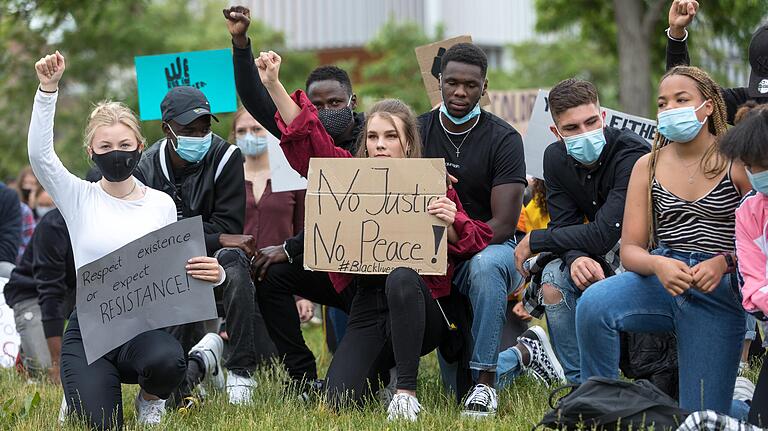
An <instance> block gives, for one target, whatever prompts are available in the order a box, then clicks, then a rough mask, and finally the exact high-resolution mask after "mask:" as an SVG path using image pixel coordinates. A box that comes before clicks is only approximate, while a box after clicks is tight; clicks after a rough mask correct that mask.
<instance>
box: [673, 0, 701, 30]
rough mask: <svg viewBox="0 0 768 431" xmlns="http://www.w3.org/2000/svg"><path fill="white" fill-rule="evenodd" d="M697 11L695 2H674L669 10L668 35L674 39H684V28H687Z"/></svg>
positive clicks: (697, 5)
mask: <svg viewBox="0 0 768 431" xmlns="http://www.w3.org/2000/svg"><path fill="white" fill-rule="evenodd" d="M698 10H699V2H697V1H696V0H675V1H673V2H672V6H671V7H670V8H669V33H670V34H669V35H670V36H672V37H674V38H675V39H682V38H683V37H685V32H684V30H685V28H686V27H688V26H689V25H690V24H691V22H693V18H694V17H695V16H696V12H698Z"/></svg>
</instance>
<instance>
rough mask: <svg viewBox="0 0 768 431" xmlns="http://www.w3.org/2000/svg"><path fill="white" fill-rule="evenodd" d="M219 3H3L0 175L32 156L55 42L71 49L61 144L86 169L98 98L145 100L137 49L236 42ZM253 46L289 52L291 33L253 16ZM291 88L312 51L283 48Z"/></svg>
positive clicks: (73, 165) (225, 125) (150, 133)
mask: <svg viewBox="0 0 768 431" xmlns="http://www.w3.org/2000/svg"><path fill="white" fill-rule="evenodd" d="M221 8H222V6H221V2H219V1H216V0H201V1H196V2H188V1H185V0H93V1H89V2H81V1H77V0H35V1H8V2H6V3H4V4H2V5H0V64H2V66H1V67H0V92H1V94H3V95H4V98H3V99H1V100H0V116H2V118H3V125H4V127H3V128H0V152H2V154H3V156H2V158H0V178H8V177H9V176H12V175H15V174H16V173H17V172H18V171H19V169H20V168H21V167H22V166H24V165H26V164H27V163H28V161H27V160H28V158H27V143H26V140H27V138H26V137H27V129H28V127H29V118H30V114H31V107H32V95H33V94H34V89H35V86H36V77H35V74H34V71H33V64H34V62H35V61H36V60H37V59H38V58H40V57H41V56H42V55H44V54H48V53H50V52H51V51H53V50H54V49H60V50H61V51H62V53H64V55H65V56H66V57H67V72H66V75H65V76H64V79H63V80H62V92H61V94H60V96H59V106H58V109H57V114H56V125H55V136H56V149H57V153H58V154H59V157H60V158H61V159H62V161H63V163H64V164H65V165H66V166H67V167H68V168H69V169H70V170H72V171H73V172H75V173H79V174H83V173H84V172H85V171H86V170H87V168H88V166H89V162H88V160H87V158H86V155H85V152H84V151H83V141H82V139H83V130H84V127H85V122H86V117H87V114H88V112H89V110H90V109H91V106H92V104H93V103H94V102H98V101H100V100H104V99H113V100H120V101H122V102H124V103H126V104H127V105H128V106H129V107H131V108H132V109H134V111H136V110H137V108H138V98H137V93H136V76H135V73H134V64H133V62H134V57H135V56H139V55H150V54H162V53H168V52H182V51H193V50H203V49H216V48H218V49H221V48H230V47H231V46H232V45H231V42H230V37H229V33H228V32H227V30H226V26H225V24H224V18H223V16H222V14H221ZM250 35H251V39H252V43H253V46H254V47H255V49H260V48H269V49H274V50H275V51H284V46H285V38H284V36H283V35H282V34H281V33H279V32H276V31H274V30H272V29H270V28H268V27H267V26H266V25H265V24H263V23H261V22H259V21H254V22H253V23H252V25H251V31H250ZM282 54H283V56H284V58H286V60H287V62H288V63H287V64H290V67H287V68H286V69H285V71H284V73H282V74H281V78H282V79H284V80H285V81H284V82H285V83H286V86H288V88H295V87H302V86H303V85H304V84H303V83H304V79H305V78H306V76H307V74H308V73H309V71H310V70H311V69H312V68H313V67H314V65H315V63H316V59H315V57H314V55H312V54H307V53H291V52H282ZM217 117H219V118H220V119H221V120H222V122H221V123H214V124H213V129H214V132H215V133H217V134H219V135H221V136H223V137H227V135H228V134H229V127H230V124H231V115H217ZM142 126H143V132H144V134H145V136H146V137H147V141H148V142H149V143H152V142H154V141H155V140H157V139H158V138H160V137H161V129H160V125H159V122H157V121H149V122H144V123H143V124H142Z"/></svg>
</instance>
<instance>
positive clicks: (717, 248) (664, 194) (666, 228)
mask: <svg viewBox="0 0 768 431" xmlns="http://www.w3.org/2000/svg"><path fill="white" fill-rule="evenodd" d="M730 171H731V169H730V166H729V167H728V173H727V174H726V175H725V176H724V177H723V179H722V180H721V181H720V182H719V183H717V185H716V186H715V187H714V188H713V189H712V190H710V191H709V193H707V194H706V195H704V196H702V197H701V198H699V199H697V200H695V201H686V200H685V199H681V198H679V197H677V196H675V195H674V194H673V193H671V192H669V191H668V190H667V189H665V188H664V186H662V185H661V183H659V181H658V180H656V178H654V179H653V186H652V187H651V197H652V199H653V212H654V215H655V217H656V239H657V241H658V242H662V243H664V245H666V246H667V247H669V248H671V249H673V250H679V251H684V252H689V253H694V252H703V253H713V254H714V253H721V252H733V250H734V235H735V233H736V215H735V213H736V209H737V208H738V207H739V203H740V202H741V195H740V194H739V191H738V190H737V189H736V186H735V185H734V184H733V182H732V181H731V173H730Z"/></svg>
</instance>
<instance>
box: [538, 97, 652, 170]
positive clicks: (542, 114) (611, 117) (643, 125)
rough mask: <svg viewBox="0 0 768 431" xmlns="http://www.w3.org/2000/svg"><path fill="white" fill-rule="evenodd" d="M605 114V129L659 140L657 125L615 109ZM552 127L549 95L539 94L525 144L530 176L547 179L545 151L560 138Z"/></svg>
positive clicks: (647, 139)
mask: <svg viewBox="0 0 768 431" xmlns="http://www.w3.org/2000/svg"><path fill="white" fill-rule="evenodd" d="M602 110H603V111H604V112H605V125H606V126H608V127H613V128H615V129H629V130H632V131H633V132H635V133H637V134H638V135H640V136H641V137H643V138H644V139H645V140H646V141H648V143H649V144H651V143H653V138H654V136H656V121H654V120H649V119H647V118H643V117H638V116H636V115H631V114H625V113H624V112H620V111H615V110H613V109H608V108H602ZM552 125H554V122H553V121H552V114H551V113H550V112H549V92H548V91H546V90H539V94H538V96H537V97H536V103H534V105H533V114H532V115H531V119H530V121H529V122H528V131H527V133H526V134H525V139H524V140H523V143H524V144H525V145H524V147H525V166H526V169H527V171H528V175H531V176H533V177H535V178H544V150H545V149H546V148H547V147H548V146H549V145H550V144H552V143H555V142H557V137H556V136H555V135H554V134H553V133H552V131H551V130H550V129H549V126H552Z"/></svg>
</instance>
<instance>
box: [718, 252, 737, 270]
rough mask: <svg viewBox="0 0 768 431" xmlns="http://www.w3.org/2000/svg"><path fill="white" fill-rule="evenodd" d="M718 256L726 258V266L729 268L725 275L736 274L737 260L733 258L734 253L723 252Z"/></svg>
mask: <svg viewBox="0 0 768 431" xmlns="http://www.w3.org/2000/svg"><path fill="white" fill-rule="evenodd" d="M718 255H720V256H723V257H724V258H725V264H726V265H728V268H727V269H726V270H725V274H732V273H734V272H736V260H735V259H734V258H733V253H728V252H723V253H718Z"/></svg>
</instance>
